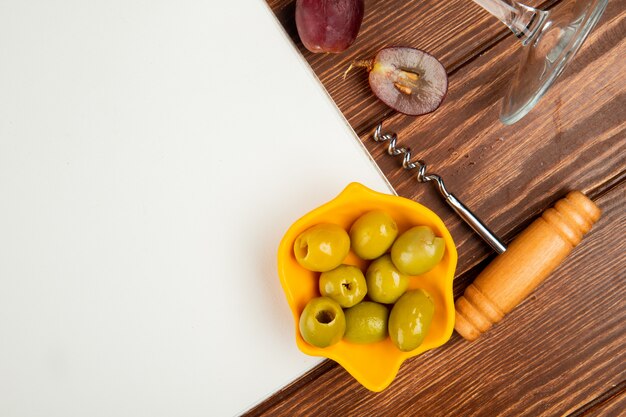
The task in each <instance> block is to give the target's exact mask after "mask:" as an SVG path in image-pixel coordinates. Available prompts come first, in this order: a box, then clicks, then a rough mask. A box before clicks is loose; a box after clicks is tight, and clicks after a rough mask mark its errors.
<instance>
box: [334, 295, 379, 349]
mask: <svg viewBox="0 0 626 417" xmlns="http://www.w3.org/2000/svg"><path fill="white" fill-rule="evenodd" d="M345 315H346V333H345V335H344V336H343V337H344V339H346V340H347V341H348V342H352V343H374V342H379V341H381V340H383V339H385V338H386V337H387V319H388V317H389V311H388V310H387V307H385V306H384V305H382V304H378V303H374V302H371V301H363V302H362V303H359V304H357V305H355V306H354V307H351V308H349V309H347V310H346V311H345Z"/></svg>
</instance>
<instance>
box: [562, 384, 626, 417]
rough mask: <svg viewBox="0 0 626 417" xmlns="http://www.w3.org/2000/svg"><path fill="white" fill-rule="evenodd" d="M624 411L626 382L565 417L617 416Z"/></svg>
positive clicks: (625, 408)
mask: <svg viewBox="0 0 626 417" xmlns="http://www.w3.org/2000/svg"><path fill="white" fill-rule="evenodd" d="M624 410H626V380H624V381H622V382H620V383H619V384H617V385H615V386H613V387H611V388H610V389H609V390H608V391H606V392H604V393H603V394H602V395H600V396H599V397H597V398H594V399H593V400H592V401H590V402H588V403H587V404H585V405H583V406H582V407H580V408H578V409H577V410H576V411H574V412H573V413H570V414H568V415H567V417H591V416H619V415H623V414H624Z"/></svg>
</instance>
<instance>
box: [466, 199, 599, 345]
mask: <svg viewBox="0 0 626 417" xmlns="http://www.w3.org/2000/svg"><path fill="white" fill-rule="evenodd" d="M600 214H601V211H600V209H599V208H598V206H596V205H595V203H594V202H593V201H591V200H590V199H589V198H587V197H586V196H585V195H584V194H582V193H581V192H579V191H572V192H570V193H569V194H568V195H567V196H566V197H565V198H563V199H561V200H559V201H558V202H557V203H556V204H555V205H554V207H553V208H549V209H548V210H546V211H545V212H544V213H543V214H542V215H541V217H540V218H538V219H537V220H535V221H534V222H533V223H532V224H531V225H530V226H528V228H526V229H525V230H524V231H523V232H522V233H520V235H519V236H518V237H517V238H515V240H513V242H511V244H510V245H509V247H508V249H507V250H506V252H504V253H503V254H501V255H499V256H498V257H496V259H495V260H494V261H493V262H492V263H490V264H489V265H488V266H487V268H485V270H484V271H483V272H481V274H480V275H479V276H478V277H477V278H476V280H474V282H473V283H472V284H470V286H469V287H467V289H466V290H465V294H464V295H463V296H462V297H460V298H459V299H458V300H457V301H456V324H455V329H456V331H457V332H458V333H459V334H460V335H461V336H463V337H464V338H465V339H467V340H470V341H472V340H475V339H477V338H478V336H480V335H481V334H482V333H484V332H486V331H487V330H488V329H489V328H491V326H492V325H493V324H495V323H497V322H499V321H500V320H502V318H503V317H504V315H505V314H507V313H509V312H510V311H511V310H513V308H515V306H517V305H518V304H519V303H520V302H521V301H522V300H524V299H525V298H526V297H527V296H528V295H529V294H530V293H531V292H532V291H533V290H534V289H535V288H536V287H537V286H538V285H539V284H541V282H543V280H544V279H546V277H547V276H548V275H550V273H551V272H552V271H553V270H554V269H555V268H556V267H557V266H558V265H559V264H560V263H561V262H562V261H563V260H564V259H565V257H566V256H567V255H568V254H569V253H570V252H571V251H572V249H573V248H574V247H575V246H576V245H578V244H579V243H580V241H581V240H582V238H583V235H585V234H586V233H587V232H589V230H590V229H591V227H592V226H593V224H594V223H595V222H596V221H597V220H598V219H599V218H600Z"/></svg>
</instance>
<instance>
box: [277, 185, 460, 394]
mask: <svg viewBox="0 0 626 417" xmlns="http://www.w3.org/2000/svg"><path fill="white" fill-rule="evenodd" d="M375 209H377V210H384V211H386V212H387V213H389V214H390V215H391V216H392V217H393V219H394V220H395V221H396V223H397V225H398V229H399V233H400V234H401V233H402V232H404V231H406V230H408V229H409V228H411V227H413V226H419V225H426V226H429V227H431V228H432V229H433V230H434V231H435V234H436V235H437V236H440V237H443V239H444V240H445V244H446V251H445V254H444V256H443V259H442V260H441V262H439V264H438V265H437V266H436V267H435V268H434V269H432V270H431V271H429V272H427V273H425V274H423V275H419V276H415V277H411V278H410V284H409V289H417V288H422V289H424V290H426V291H427V292H428V293H429V294H430V295H431V296H432V298H433V300H434V303H435V313H434V317H433V321H432V324H431V326H430V330H429V332H428V335H427V336H426V338H425V339H424V341H423V343H422V344H421V345H420V346H419V347H418V348H417V349H415V350H412V351H410V352H402V351H400V350H399V349H398V348H396V347H395V346H394V344H393V343H392V342H391V339H390V338H389V337H387V338H386V339H385V340H383V341H381V342H377V343H372V344H355V343H350V342H347V341H345V340H342V341H340V342H339V343H337V344H335V345H332V346H330V347H327V348H318V347H315V346H312V345H309V344H308V343H307V342H305V341H304V339H302V336H301V335H300V331H299V328H298V323H299V320H300V314H301V313H302V310H304V307H305V306H306V304H307V302H308V301H309V300H311V299H312V298H315V297H319V296H320V293H319V289H318V280H319V272H312V271H309V270H307V269H305V268H303V267H301V266H300V264H298V262H297V261H296V258H295V255H294V253H293V244H294V242H295V240H296V238H297V237H298V235H299V234H300V233H302V232H303V231H305V230H306V229H308V228H309V227H311V226H314V225H316V224H318V223H335V224H337V225H339V226H341V227H343V228H344V229H345V230H347V231H348V230H349V229H350V226H351V225H352V223H353V222H354V221H355V220H356V219H357V218H359V216H361V215H362V214H365V213H367V212H368V211H371V210H375ZM344 263H345V264H350V265H355V266H358V267H359V268H361V270H362V271H363V272H364V273H365V270H366V269H367V266H368V264H369V261H364V260H362V259H360V258H358V257H357V256H356V255H355V254H354V253H353V252H352V251H350V253H349V254H348V257H347V258H346V260H345V261H344ZM456 263H457V252H456V247H455V246H454V242H453V240H452V236H451V235H450V232H448V229H446V227H445V225H444V224H443V221H442V220H441V219H440V218H439V217H438V216H437V215H436V214H435V213H433V212H432V211H431V210H429V209H428V208H426V207H424V206H422V205H421V204H419V203H416V202H415V201H412V200H409V199H406V198H403V197H398V196H394V195H388V194H382V193H379V192H376V191H373V190H371V189H369V188H367V187H365V186H364V185H361V184H359V183H351V184H349V185H348V186H347V187H346V188H345V189H344V190H343V191H342V192H341V194H339V195H338V196H337V197H336V198H335V199H333V200H331V201H329V202H328V203H326V204H324V205H322V206H320V207H318V208H316V209H315V210H313V211H311V212H309V213H308V214H306V215H305V216H303V217H302V218H300V219H299V220H298V221H296V222H295V223H294V224H293V225H291V227H290V228H289V230H287V232H286V233H285V235H284V237H283V239H282V241H281V242H280V246H279V248H278V274H279V277H280V283H281V285H282V287H283V290H284V292H285V296H286V297H287V302H288V303H289V307H290V308H291V311H292V314H293V319H294V330H295V336H296V344H297V345H298V348H299V349H300V350H301V351H302V352H304V353H306V354H308V355H312V356H323V357H326V358H329V359H332V360H334V361H335V362H337V363H339V364H340V365H341V366H343V367H344V368H345V369H346V370H347V371H348V372H349V373H350V374H351V375H352V376H353V377H354V378H356V380H357V381H359V382H360V383H361V384H362V385H363V386H365V387H366V388H367V389H369V390H371V391H382V390H383V389H385V388H386V387H387V386H389V384H391V382H392V381H393V379H394V378H395V376H396V374H397V373H398V370H399V369H400V365H402V363H403V362H404V361H405V360H406V359H408V358H411V357H413V356H416V355H419V354H420V353H423V352H425V351H427V350H430V349H433V348H436V347H438V346H441V345H442V344H444V343H445V342H447V341H448V339H449V338H450V336H451V335H452V329H453V328H454V300H453V296H452V281H453V279H454V271H455V268H456Z"/></svg>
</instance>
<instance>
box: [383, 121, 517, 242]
mask: <svg viewBox="0 0 626 417" xmlns="http://www.w3.org/2000/svg"><path fill="white" fill-rule="evenodd" d="M382 128H383V124H382V123H379V124H378V126H376V130H374V140H375V141H376V142H378V143H382V142H389V145H388V147H387V153H388V154H389V155H391V156H400V155H402V168H404V169H405V170H407V171H412V170H414V169H417V174H416V178H417V181H418V182H431V181H434V182H435V183H436V184H437V189H438V190H439V193H440V194H441V196H442V197H443V198H444V200H445V201H446V203H448V205H450V207H452V209H453V210H454V211H455V212H456V213H457V214H458V215H459V216H460V217H461V218H462V219H463V221H465V223H467V224H468V225H469V226H470V227H471V228H472V229H473V230H474V231H475V232H476V233H478V235H479V236H480V237H482V238H483V239H484V240H485V242H487V243H488V244H489V246H491V247H492V248H493V249H494V250H495V251H496V252H497V253H503V252H504V251H506V246H505V245H504V243H502V242H501V241H500V239H498V237H497V236H496V235H495V234H494V233H493V232H492V231H491V230H489V228H488V227H487V226H485V224H484V223H483V222H482V221H481V220H480V219H479V218H478V217H476V215H475V214H474V213H472V212H471V210H470V209H468V208H467V207H466V206H465V205H464V204H463V203H462V202H461V201H460V200H459V199H457V198H456V197H455V196H454V195H453V194H452V193H450V192H448V190H447V189H446V186H445V184H444V182H443V179H442V178H441V177H440V176H439V175H437V174H430V173H428V172H427V171H426V169H427V166H426V162H424V161H422V160H421V159H417V160H415V161H411V149H410V148H404V147H398V145H397V143H398V135H396V134H395V133H394V132H391V133H384V132H382Z"/></svg>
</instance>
